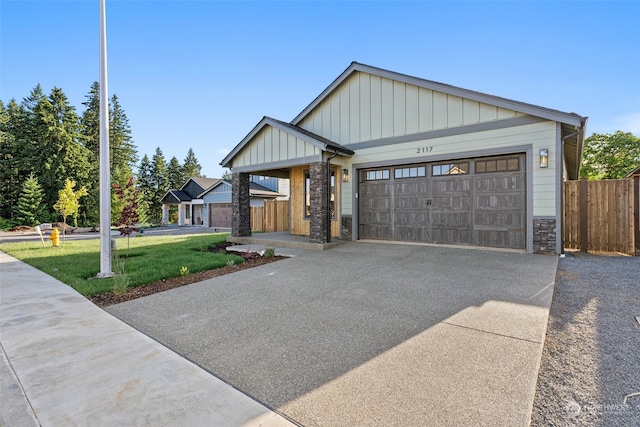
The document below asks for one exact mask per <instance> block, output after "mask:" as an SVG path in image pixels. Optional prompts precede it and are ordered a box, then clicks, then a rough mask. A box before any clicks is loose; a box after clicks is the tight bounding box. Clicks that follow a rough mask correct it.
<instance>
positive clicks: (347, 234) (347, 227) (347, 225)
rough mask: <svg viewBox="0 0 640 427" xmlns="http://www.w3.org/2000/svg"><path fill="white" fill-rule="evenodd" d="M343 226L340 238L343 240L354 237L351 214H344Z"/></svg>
mask: <svg viewBox="0 0 640 427" xmlns="http://www.w3.org/2000/svg"><path fill="white" fill-rule="evenodd" d="M341 222H342V228H341V229H340V238H341V239H342V240H347V241H349V240H352V239H353V222H352V219H351V215H342V221H341Z"/></svg>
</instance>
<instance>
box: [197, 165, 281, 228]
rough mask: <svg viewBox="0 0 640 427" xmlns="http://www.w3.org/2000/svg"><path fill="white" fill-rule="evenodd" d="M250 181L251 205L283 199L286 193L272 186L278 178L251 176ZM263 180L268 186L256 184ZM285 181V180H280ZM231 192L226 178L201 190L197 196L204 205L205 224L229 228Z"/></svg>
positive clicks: (229, 183) (276, 183) (258, 205)
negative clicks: (269, 178)
mask: <svg viewBox="0 0 640 427" xmlns="http://www.w3.org/2000/svg"><path fill="white" fill-rule="evenodd" d="M251 178H252V181H250V184H249V200H250V203H249V204H250V206H251V207H261V206H264V201H265V200H275V199H280V200H282V199H285V198H286V194H282V193H278V192H276V191H274V190H273V189H272V188H278V187H279V185H278V181H280V180H278V179H273V180H269V181H267V180H264V179H259V178H260V177H251ZM255 181H258V182H263V183H265V184H267V185H269V187H270V188H268V187H266V186H264V185H261V184H258V183H257V182H255ZM282 181H286V180H282ZM284 186H285V183H280V188H283V187H284ZM231 194H232V187H231V182H230V181H226V180H220V181H219V182H217V183H215V184H214V185H212V186H211V187H209V188H207V189H206V190H205V191H203V192H202V193H201V194H200V195H199V197H200V198H202V201H203V203H204V206H205V214H204V218H206V224H205V225H206V226H207V227H214V228H231V214H232V208H231Z"/></svg>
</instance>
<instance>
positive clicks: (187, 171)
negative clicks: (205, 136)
mask: <svg viewBox="0 0 640 427" xmlns="http://www.w3.org/2000/svg"><path fill="white" fill-rule="evenodd" d="M182 171H183V176H184V180H185V181H186V180H188V179H189V178H191V177H192V176H200V174H201V173H202V166H200V163H199V162H198V159H197V158H196V155H195V154H194V153H193V149H191V147H189V152H188V153H187V157H185V159H184V164H183V166H182Z"/></svg>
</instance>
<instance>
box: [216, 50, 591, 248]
mask: <svg viewBox="0 0 640 427" xmlns="http://www.w3.org/2000/svg"><path fill="white" fill-rule="evenodd" d="M586 123H587V118H586V117H582V116H580V115H578V114H575V113H566V112H562V111H557V110H553V109H550V108H545V107H539V106H536V105H531V104H527V103H524V102H519V101H514V100H510V99H505V98H501V97H498V96H494V95H488V94H485V93H481V92H476V91H473V90H468V89H463V88H460V87H456V86H451V85H447V84H443V83H437V82H434V81H430V80H425V79H422V78H418V77H412V76H408V75H405V74H400V73H396V72H392V71H388V70H384V69H380V68H376V67H372V66H368V65H364V64H360V63H356V62H354V63H352V64H351V65H350V66H349V67H348V68H347V69H346V70H345V71H344V72H343V73H342V74H340V75H339V76H338V77H337V78H336V79H335V80H334V81H333V82H332V83H331V84H330V85H329V86H328V87H327V88H326V89H325V90H324V91H323V92H322V93H320V94H319V95H318V97H316V98H315V99H314V100H313V101H311V103H310V104H309V105H308V106H307V107H306V108H304V109H303V110H302V111H301V112H300V114H298V115H297V116H296V117H295V118H294V119H293V120H292V121H290V122H284V121H280V120H277V119H274V118H270V117H264V118H263V119H262V120H260V122H259V123H258V124H257V125H256V126H255V127H254V128H253V129H252V130H251V131H250V132H249V133H248V134H247V136H246V137H245V138H244V139H243V140H242V141H240V143H239V144H238V145H237V146H236V147H235V148H234V149H233V150H232V151H231V152H230V153H229V154H228V155H227V156H226V157H225V158H224V159H223V160H222V162H221V163H220V164H221V165H222V166H224V167H228V168H231V170H232V177H233V179H232V182H233V189H232V192H233V204H232V208H233V210H234V213H233V215H232V216H233V223H232V235H233V236H236V237H241V236H248V235H250V234H251V229H250V216H249V215H250V213H249V212H250V198H249V182H250V180H249V177H250V175H264V176H272V177H279V178H288V179H290V186H291V193H290V221H291V230H290V231H291V233H292V234H296V235H308V236H309V240H310V242H314V243H326V242H328V241H330V240H331V239H332V238H340V239H346V240H358V239H368V240H391V241H401V242H424V243H436V244H454V245H467V246H483V247H496V248H513V249H519V250H525V251H527V252H551V253H554V252H555V253H561V252H562V249H563V242H562V218H563V212H562V197H563V196H562V182H563V180H565V179H577V178H578V172H579V165H580V157H581V153H582V145H583V140H584V135H585V130H586Z"/></svg>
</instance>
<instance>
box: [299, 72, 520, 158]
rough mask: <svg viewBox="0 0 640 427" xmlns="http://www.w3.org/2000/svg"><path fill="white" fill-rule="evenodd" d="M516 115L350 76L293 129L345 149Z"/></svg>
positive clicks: (380, 80)
mask: <svg viewBox="0 0 640 427" xmlns="http://www.w3.org/2000/svg"><path fill="white" fill-rule="evenodd" d="M521 116H524V114H521V113H518V112H516V111H514V110H508V109H504V108H500V107H496V106H492V105H489V104H484V103H481V102H477V101H473V100H469V99H464V98H460V97H458V96H454V95H448V94H445V93H442V92H437V91H434V90H430V89H425V88H420V87H418V86H414V85H411V84H407V83H403V82H398V81H394V80H391V79H387V78H384V77H379V76H375V75H371V74H368V73H363V72H356V73H353V75H351V76H350V77H349V78H348V79H347V80H345V81H344V82H343V83H342V84H341V85H340V86H339V87H338V88H337V89H336V90H335V91H334V92H333V93H331V94H330V95H329V96H328V97H327V98H326V99H325V100H323V102H322V103H320V105H318V106H317V107H316V108H315V109H314V110H313V111H312V112H311V113H310V114H308V115H307V116H306V117H305V118H304V119H303V120H302V121H301V122H300V123H299V124H298V126H300V127H302V128H304V129H307V130H309V131H311V132H313V133H316V134H318V135H321V136H324V137H325V138H329V139H331V140H333V141H335V142H337V143H339V144H342V145H345V146H348V145H349V144H354V143H358V142H363V141H371V140H376V139H381V138H389V137H394V136H402V135H410V134H414V133H418V132H428V131H433V130H438V129H446V128H453V127H459V126H466V125H470V124H476V123H484V122H490V121H495V120H502V119H507V118H513V117H521Z"/></svg>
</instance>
